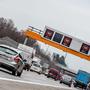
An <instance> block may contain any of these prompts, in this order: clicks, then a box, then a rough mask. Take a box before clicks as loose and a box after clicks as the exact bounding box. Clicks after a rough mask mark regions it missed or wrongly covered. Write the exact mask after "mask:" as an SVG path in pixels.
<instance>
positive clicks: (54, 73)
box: [47, 68, 62, 80]
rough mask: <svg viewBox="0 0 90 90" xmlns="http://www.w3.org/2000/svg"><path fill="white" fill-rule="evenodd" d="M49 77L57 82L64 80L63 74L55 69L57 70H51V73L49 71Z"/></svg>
mask: <svg viewBox="0 0 90 90" xmlns="http://www.w3.org/2000/svg"><path fill="white" fill-rule="evenodd" d="M47 77H48V78H49V77H51V78H53V79H55V80H60V79H61V78H62V74H61V73H60V71H59V70H57V69H55V68H51V69H50V70H49V71H48V75H47Z"/></svg>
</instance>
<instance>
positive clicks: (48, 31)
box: [44, 29, 54, 40]
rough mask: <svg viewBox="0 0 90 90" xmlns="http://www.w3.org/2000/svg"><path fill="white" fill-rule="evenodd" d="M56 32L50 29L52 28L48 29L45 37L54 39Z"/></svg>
mask: <svg viewBox="0 0 90 90" xmlns="http://www.w3.org/2000/svg"><path fill="white" fill-rule="evenodd" d="M53 34H54V31H52V30H50V29H46V31H45V33H44V37H45V38H47V39H50V40H51V39H52V37H53Z"/></svg>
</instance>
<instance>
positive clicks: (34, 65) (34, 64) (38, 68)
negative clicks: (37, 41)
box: [30, 62, 42, 74]
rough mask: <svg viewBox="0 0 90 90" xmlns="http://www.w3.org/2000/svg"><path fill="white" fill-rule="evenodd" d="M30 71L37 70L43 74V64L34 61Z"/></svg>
mask: <svg viewBox="0 0 90 90" xmlns="http://www.w3.org/2000/svg"><path fill="white" fill-rule="evenodd" d="M30 71H35V72H37V73H38V74H41V73H42V66H41V65H40V64H39V63H36V62H34V63H32V65H31V68H30Z"/></svg>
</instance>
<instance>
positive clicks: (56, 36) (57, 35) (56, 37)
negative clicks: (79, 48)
mask: <svg viewBox="0 0 90 90" xmlns="http://www.w3.org/2000/svg"><path fill="white" fill-rule="evenodd" d="M62 37H63V35H62V34H59V33H55V35H54V37H53V41H55V42H58V43H60V42H61V39H62Z"/></svg>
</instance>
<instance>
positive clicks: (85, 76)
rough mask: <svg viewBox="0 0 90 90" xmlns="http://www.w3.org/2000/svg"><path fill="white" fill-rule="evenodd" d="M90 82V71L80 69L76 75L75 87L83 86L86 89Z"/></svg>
mask: <svg viewBox="0 0 90 90" xmlns="http://www.w3.org/2000/svg"><path fill="white" fill-rule="evenodd" d="M88 83H90V73H88V72H85V71H82V70H79V71H78V73H77V74H76V76H75V83H74V87H81V88H85V89H86V87H87V85H88Z"/></svg>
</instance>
